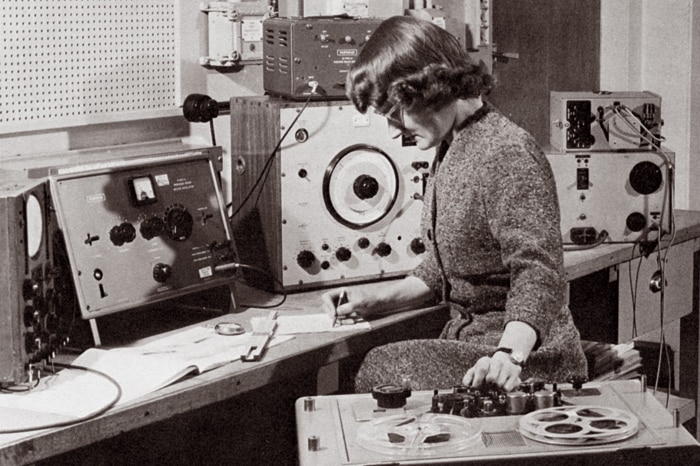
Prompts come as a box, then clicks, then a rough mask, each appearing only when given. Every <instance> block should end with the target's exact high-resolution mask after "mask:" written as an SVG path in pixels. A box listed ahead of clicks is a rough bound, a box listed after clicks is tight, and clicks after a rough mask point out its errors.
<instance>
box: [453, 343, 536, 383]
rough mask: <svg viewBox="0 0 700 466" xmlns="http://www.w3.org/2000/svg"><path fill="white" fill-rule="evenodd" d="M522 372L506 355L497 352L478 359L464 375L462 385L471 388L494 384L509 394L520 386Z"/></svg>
mask: <svg viewBox="0 0 700 466" xmlns="http://www.w3.org/2000/svg"><path fill="white" fill-rule="evenodd" d="M522 370H523V369H522V367H520V366H519V365H517V364H514V363H513V362H512V361H511V360H510V356H509V355H508V354H506V353H504V352H500V351H499V352H497V353H495V354H494V355H493V356H491V357H489V356H484V357H483V358H481V359H479V360H478V361H477V362H476V364H474V367H472V368H470V369H469V370H468V371H467V373H466V374H465V375H464V377H463V378H462V383H463V384H464V385H467V386H471V387H479V386H481V385H483V384H495V385H497V386H498V387H500V388H502V389H503V390H505V391H507V392H510V391H512V390H514V389H516V388H517V387H518V386H520V372H522Z"/></svg>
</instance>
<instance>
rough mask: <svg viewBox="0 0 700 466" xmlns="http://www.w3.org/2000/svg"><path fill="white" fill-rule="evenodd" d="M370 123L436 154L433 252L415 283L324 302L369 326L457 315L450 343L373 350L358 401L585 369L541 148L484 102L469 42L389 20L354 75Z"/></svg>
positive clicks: (508, 385)
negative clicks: (436, 312) (367, 395)
mask: <svg viewBox="0 0 700 466" xmlns="http://www.w3.org/2000/svg"><path fill="white" fill-rule="evenodd" d="M347 83H348V90H347V93H348V96H349V98H350V99H351V100H352V102H353V103H354V105H355V107H356V108H357V109H358V111H360V112H361V113H365V112H367V111H368V110H369V109H370V107H372V108H373V109H374V111H375V112H376V113H378V114H380V115H383V116H385V117H386V118H387V121H388V123H389V127H390V132H391V136H392V137H399V136H400V135H402V134H403V135H405V136H408V137H412V138H413V139H414V140H415V142H416V145H417V146H418V147H419V148H420V149H423V150H428V149H433V148H436V149H437V155H436V159H435V162H434V166H433V172H432V175H431V177H430V179H429V182H428V186H427V189H426V196H425V207H424V210H423V215H422V220H421V225H422V226H421V230H422V234H423V239H424V241H425V243H426V245H427V252H426V254H425V258H424V259H423V262H422V263H421V264H420V265H419V266H418V267H417V268H416V269H415V270H413V271H412V273H411V274H409V275H408V276H407V277H406V278H405V279H403V280H400V281H398V282H394V283H392V284H391V285H389V286H387V287H386V288H383V289H382V290H381V291H379V292H378V293H377V294H375V295H368V294H366V293H363V292H362V291H360V290H358V289H355V288H349V289H346V290H342V291H343V292H345V293H347V295H346V296H347V300H346V301H344V302H343V303H340V304H339V305H338V306H336V304H338V301H339V297H340V290H333V291H330V292H327V293H325V294H324V295H323V297H322V300H323V306H324V309H325V310H326V312H328V313H330V314H331V315H334V316H335V315H337V316H340V317H342V316H346V315H348V314H359V315H362V316H364V317H367V318H371V317H372V316H377V315H383V314H386V313H391V312H400V311H401V310H405V309H409V308H415V307H416V306H418V305H424V304H428V303H434V302H436V301H437V300H440V299H442V300H444V301H446V302H447V303H449V305H450V306H451V308H452V310H453V316H455V317H454V318H453V319H452V320H451V321H449V322H448V323H447V325H446V326H445V328H444V330H443V332H442V335H441V336H440V338H439V339H430V340H428V339H426V340H411V341H403V342H397V343H392V344H388V345H385V346H382V347H378V348H374V349H373V350H371V351H370V352H369V353H368V354H367V356H366V357H365V359H364V361H363V363H362V365H361V367H360V370H359V372H358V374H357V377H356V380H355V383H356V387H355V388H356V391H368V390H370V389H371V388H372V386H374V385H377V384H381V383H401V382H402V381H404V380H406V379H410V381H411V386H412V388H414V389H431V388H440V387H449V386H452V385H454V384H456V383H463V384H466V385H472V386H479V385H481V384H483V383H492V384H497V385H498V386H499V387H501V388H503V389H505V390H508V391H509V390H512V389H514V388H516V387H517V386H518V385H519V384H520V381H521V379H523V380H524V378H529V377H537V378H544V379H545V380H549V381H555V382H563V381H565V380H566V379H567V378H569V377H570V376H572V375H585V374H586V373H587V367H586V359H585V356H584V354H583V350H582V349H581V344H580V338H579V333H578V331H577V330H576V328H575V326H574V324H573V320H572V318H571V313H570V311H569V309H568V307H567V306H566V303H565V296H566V295H565V293H566V291H565V290H566V282H565V278H564V273H563V252H562V242H561V233H560V230H559V207H558V201H557V197H556V189H555V183H554V178H553V175H552V172H551V169H550V167H549V164H548V162H547V160H546V158H545V156H544V154H543V152H542V150H541V149H540V148H539V147H538V145H537V143H536V142H535V140H534V139H533V138H532V137H531V136H530V135H529V134H528V133H527V132H526V131H524V130H523V129H521V128H519V127H518V126H516V125H515V124H514V123H512V122H511V121H509V120H508V119H506V118H505V117H504V116H503V115H501V114H500V113H498V112H497V111H496V110H495V109H494V108H493V107H492V106H491V105H490V104H488V103H487V102H485V101H483V100H482V96H484V95H486V94H488V92H489V91H490V90H491V88H492V87H493V78H492V77H491V76H490V75H489V74H488V73H487V71H486V70H485V67H484V66H483V64H482V65H477V64H474V63H473V62H472V61H471V60H470V58H469V56H468V54H467V53H466V51H465V50H464V49H463V47H461V46H460V44H459V43H458V41H457V40H456V39H455V38H454V37H453V36H452V35H451V34H449V33H447V32H446V31H445V30H443V29H441V28H439V27H437V26H435V25H433V24H432V23H430V22H427V21H423V20H419V19H415V18H412V17H407V16H397V17H392V18H389V19H387V20H385V21H384V22H382V24H381V25H380V26H379V27H378V28H377V29H376V31H375V33H374V34H373V35H372V37H371V39H370V40H369V42H368V43H367V44H366V45H365V47H364V48H363V50H362V52H361V53H360V55H359V57H358V59H357V61H356V63H355V65H354V66H353V67H352V69H351V70H350V71H349V73H348V79H347Z"/></svg>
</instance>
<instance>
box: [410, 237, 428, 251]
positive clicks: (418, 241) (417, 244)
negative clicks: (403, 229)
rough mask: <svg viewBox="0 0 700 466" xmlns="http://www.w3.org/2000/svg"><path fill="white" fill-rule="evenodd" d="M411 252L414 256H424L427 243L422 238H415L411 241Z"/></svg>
mask: <svg viewBox="0 0 700 466" xmlns="http://www.w3.org/2000/svg"><path fill="white" fill-rule="evenodd" d="M410 247H411V251H413V254H416V255H417V254H423V253H424V252H425V243H424V242H423V239H422V238H413V240H412V241H411V246H410Z"/></svg>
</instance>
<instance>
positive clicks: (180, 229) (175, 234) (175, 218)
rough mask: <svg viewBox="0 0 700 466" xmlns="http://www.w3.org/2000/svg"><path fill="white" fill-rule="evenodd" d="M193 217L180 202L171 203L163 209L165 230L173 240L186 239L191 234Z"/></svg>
mask: <svg viewBox="0 0 700 466" xmlns="http://www.w3.org/2000/svg"><path fill="white" fill-rule="evenodd" d="M193 225H194V219H193V218H192V214H190V213H189V211H188V210H187V209H186V208H185V207H184V206H182V205H180V204H175V205H172V206H170V207H169V208H168V210H166V211H165V231H166V232H167V234H168V236H169V237H170V238H171V239H174V240H175V241H186V240H187V238H189V237H190V236H191V235H192V227H193Z"/></svg>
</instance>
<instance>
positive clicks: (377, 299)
mask: <svg viewBox="0 0 700 466" xmlns="http://www.w3.org/2000/svg"><path fill="white" fill-rule="evenodd" d="M341 297H342V299H341ZM434 301H435V295H434V294H433V292H432V290H431V289H430V288H428V286H427V285H426V284H425V283H423V282H422V281H421V280H419V279H418V278H416V277H411V276H409V277H406V278H404V279H403V280H398V281H396V282H393V283H391V284H385V285H383V286H381V287H363V286H349V287H342V288H337V289H334V290H330V291H327V292H326V293H324V294H323V295H321V308H322V309H323V311H324V312H325V313H327V314H328V315H329V316H331V317H332V318H335V316H336V315H337V316H338V318H340V319H342V318H346V317H349V316H353V317H355V316H359V317H363V318H365V319H367V318H370V317H376V316H383V315H387V314H392V313H395V312H401V311H405V310H408V309H416V308H418V307H420V306H425V305H426V304H429V303H432V302H434Z"/></svg>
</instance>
